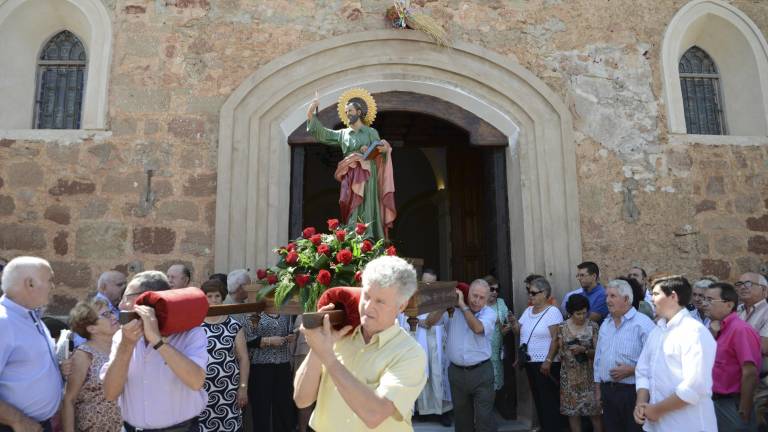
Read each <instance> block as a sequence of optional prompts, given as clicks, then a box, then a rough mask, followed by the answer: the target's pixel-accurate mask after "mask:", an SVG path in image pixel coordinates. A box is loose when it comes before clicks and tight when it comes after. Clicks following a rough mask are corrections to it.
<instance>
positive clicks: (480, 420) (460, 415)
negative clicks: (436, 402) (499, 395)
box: [448, 361, 497, 432]
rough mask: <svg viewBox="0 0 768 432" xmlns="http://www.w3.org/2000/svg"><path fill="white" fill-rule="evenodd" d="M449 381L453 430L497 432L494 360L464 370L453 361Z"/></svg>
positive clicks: (449, 368) (461, 431)
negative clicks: (494, 400)
mask: <svg viewBox="0 0 768 432" xmlns="http://www.w3.org/2000/svg"><path fill="white" fill-rule="evenodd" d="M448 381H449V382H450V384H451V397H452V399H453V419H454V430H455V431H456V432H473V431H475V432H496V430H497V427H496V415H495V414H494V412H493V399H494V396H495V392H494V390H493V365H491V362H490V361H486V362H485V363H483V364H481V365H480V366H478V367H476V368H474V369H462V368H460V367H457V366H456V365H453V364H451V365H450V366H449V367H448Z"/></svg>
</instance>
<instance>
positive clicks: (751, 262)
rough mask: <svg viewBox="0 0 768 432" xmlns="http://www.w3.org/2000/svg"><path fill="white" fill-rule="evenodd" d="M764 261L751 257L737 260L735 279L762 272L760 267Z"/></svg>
mask: <svg viewBox="0 0 768 432" xmlns="http://www.w3.org/2000/svg"><path fill="white" fill-rule="evenodd" d="M761 264H762V261H761V260H760V258H758V257H756V256H754V255H749V256H743V257H740V258H736V268H735V269H734V273H733V275H734V277H735V276H739V275H742V274H744V273H747V272H753V271H760V265H761Z"/></svg>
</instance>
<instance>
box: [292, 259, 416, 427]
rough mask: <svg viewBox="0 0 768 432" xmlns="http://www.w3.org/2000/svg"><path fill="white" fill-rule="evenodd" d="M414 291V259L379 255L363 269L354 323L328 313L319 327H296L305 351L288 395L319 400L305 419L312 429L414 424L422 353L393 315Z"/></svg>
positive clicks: (302, 402) (303, 402)
mask: <svg viewBox="0 0 768 432" xmlns="http://www.w3.org/2000/svg"><path fill="white" fill-rule="evenodd" d="M414 291H416V272H415V271H414V269H413V267H411V265H410V264H408V263H407V262H406V261H405V260H403V259H401V258H397V257H393V256H384V257H380V258H377V259H375V260H373V261H371V262H370V263H368V265H367V266H366V267H365V271H364V272H363V291H362V295H361V296H360V305H359V308H360V326H359V327H358V328H356V329H352V328H351V327H350V326H347V327H344V328H343V329H341V330H340V331H334V330H333V329H331V326H330V323H329V321H328V317H326V318H325V321H324V322H323V327H320V328H317V329H312V330H307V329H304V328H303V327H302V332H304V335H305V337H306V340H307V344H308V345H309V348H310V351H309V354H308V355H307V358H306V359H305V360H304V362H303V363H302V364H301V367H299V370H298V371H297V373H296V379H295V383H294V385H295V391H294V395H293V397H294V400H295V401H296V406H298V407H299V408H305V407H308V406H310V405H312V404H313V403H315V402H317V405H316V407H315V411H314V413H313V414H312V418H311V419H310V423H309V424H310V426H312V428H313V429H314V430H316V431H317V432H326V431H341V430H343V431H366V430H375V431H411V430H413V427H412V426H411V415H412V414H413V405H414V402H415V401H416V398H417V397H418V396H419V393H420V392H421V389H422V387H424V384H425V382H426V380H427V375H426V364H427V359H426V355H425V354H424V350H422V349H421V346H419V344H418V343H417V342H416V341H415V340H414V339H413V338H412V337H411V336H410V335H409V334H408V333H407V332H406V331H405V330H403V329H402V328H400V326H398V325H397V322H396V318H397V315H398V314H399V313H400V312H402V311H404V310H405V307H406V305H407V304H408V299H410V297H411V296H412V295H413V293H414ZM332 307H333V306H332V305H329V306H328V307H327V308H324V310H326V309H328V308H332Z"/></svg>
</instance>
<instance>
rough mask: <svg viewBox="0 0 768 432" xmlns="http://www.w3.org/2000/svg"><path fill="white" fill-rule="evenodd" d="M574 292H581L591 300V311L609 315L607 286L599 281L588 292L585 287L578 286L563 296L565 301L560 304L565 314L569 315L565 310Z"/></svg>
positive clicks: (603, 316)
mask: <svg viewBox="0 0 768 432" xmlns="http://www.w3.org/2000/svg"><path fill="white" fill-rule="evenodd" d="M574 294H581V295H583V296H584V297H586V298H587V300H589V312H590V313H592V312H596V313H599V314H600V316H601V317H602V318H605V317H606V315H608V305H607V304H605V287H603V285H602V284H600V283H598V284H597V285H595V287H594V288H592V291H589V292H587V290H585V289H584V288H576V289H575V290H573V291H571V292H569V293H568V294H566V295H565V297H563V303H562V304H561V305H560V311H561V312H562V313H563V315H564V316H567V315H569V314H568V313H567V311H566V310H565V303H566V302H568V298H569V297H570V296H572V295H574Z"/></svg>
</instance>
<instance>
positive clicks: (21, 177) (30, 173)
mask: <svg viewBox="0 0 768 432" xmlns="http://www.w3.org/2000/svg"><path fill="white" fill-rule="evenodd" d="M7 177H8V178H7V180H8V186H11V187H38V186H42V185H43V180H44V179H45V173H44V172H43V168H42V167H41V166H40V164H38V163H37V162H31V161H24V162H16V163H13V164H11V165H10V166H9V167H8V172H7Z"/></svg>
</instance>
